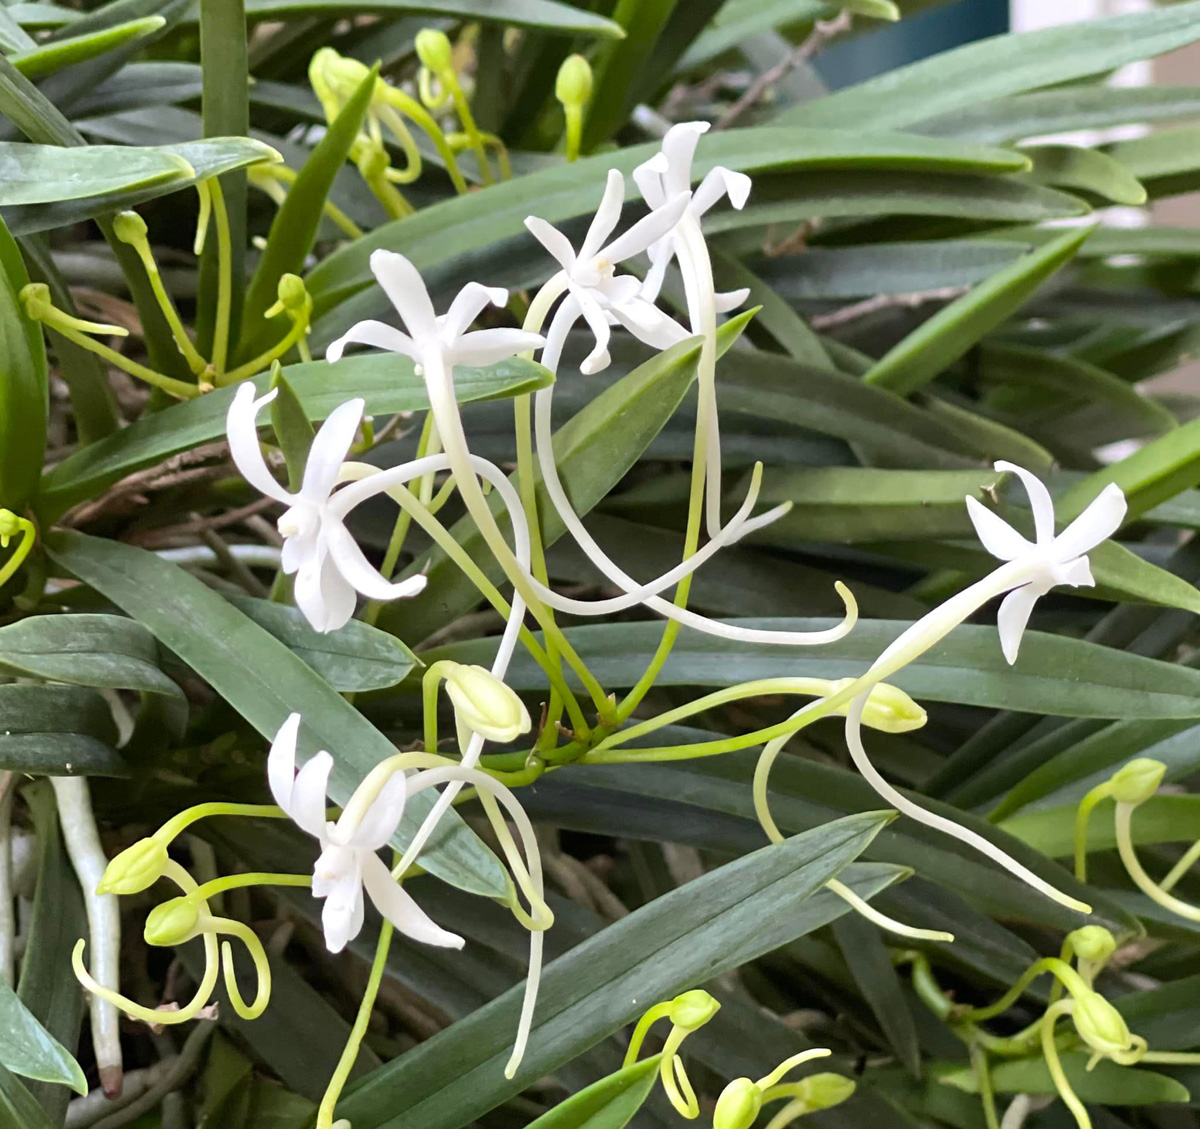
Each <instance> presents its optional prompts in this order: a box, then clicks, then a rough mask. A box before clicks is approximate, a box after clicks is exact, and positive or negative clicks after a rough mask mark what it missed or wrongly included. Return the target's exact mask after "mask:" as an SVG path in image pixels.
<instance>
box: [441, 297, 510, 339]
mask: <svg viewBox="0 0 1200 1129" xmlns="http://www.w3.org/2000/svg"><path fill="white" fill-rule="evenodd" d="M507 301H508V291H507V290H505V289H504V287H502V286H484V285H483V284H482V283H479V282H468V283H467V284H466V286H464V287H463V288H462V289H461V290H460V291H459V292H458V293H457V294H456V295H455V296H454V301H453V302H451V303H450V308H449V309H448V310H447V311H446V313H445V314H444V315H443V316H442V317H440V318H439V319H438V322H439V324H440V326H441V337H442V341H443V342H444V343H445V344H447V345H453V343H454V342H455V341H457V340H458V338H460V337H461V336H462V335H463V334H464V333H466V332H467V330H468V329H470V328H471V323H472V322H473V321H474V320H475V319H476V318H477V317H479V315H480V314H481V313H483V311H484V310H485V309H487V307H488V306H503V305H504V303H505V302H507Z"/></svg>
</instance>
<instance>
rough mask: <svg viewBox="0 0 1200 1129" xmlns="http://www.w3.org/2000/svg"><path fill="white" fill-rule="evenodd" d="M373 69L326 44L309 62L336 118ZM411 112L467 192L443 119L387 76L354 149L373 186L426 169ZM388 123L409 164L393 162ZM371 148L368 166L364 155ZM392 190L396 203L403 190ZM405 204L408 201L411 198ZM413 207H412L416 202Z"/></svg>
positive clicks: (328, 112) (329, 116) (403, 180)
mask: <svg viewBox="0 0 1200 1129" xmlns="http://www.w3.org/2000/svg"><path fill="white" fill-rule="evenodd" d="M370 73H371V72H370V68H369V67H367V66H365V65H364V64H363V63H360V62H359V61H358V60H357V59H348V58H346V57H345V56H342V55H339V54H338V53H337V51H335V50H334V49H333V48H332V47H322V48H321V49H320V50H319V51H318V52H317V53H316V54H315V55H313V57H312V60H311V62H310V63H309V68H308V78H309V82H310V83H311V84H312V88H313V91H314V93H315V94H316V96H317V99H318V101H320V103H321V108H322V109H323V110H324V111H325V118H326V120H327V121H328V122H329V123H330V124H332V123H333V121H334V119H335V118H336V117H337V116H338V114H340V113H341V111H342V109H343V107H344V106H345V105H346V103H347V102H348V101H349V100H350V99H351V98H352V97H353V96H354V93H355V91H357V90H358V88H359V87H360V86H361V85H362V84H363V82H364V81H365V80H366V78H367V76H368V75H369V74H370ZM405 118H408V119H410V120H412V121H413V122H415V123H416V124H417V126H418V127H419V128H420V129H421V131H422V132H424V133H425V134H426V135H427V136H428V137H429V139H430V141H432V142H433V145H434V148H435V149H437V152H438V154H439V155H440V156H441V158H442V161H443V162H444V164H445V166H446V172H447V173H448V174H449V175H450V180H451V181H452V183H453V184H454V190H455V191H456V192H458V193H459V194H460V195H461V194H463V193H465V192H466V191H467V182H466V181H465V180H464V179H463V175H462V173H461V171H460V170H459V167H458V158H457V157H456V156H455V152H454V148H453V146H451V145H450V143H449V141H448V140H447V139H446V136H445V134H444V133H443V132H442V130H441V127H440V126H439V125H438V124H437V121H436V120H435V119H434V118H433V116H432V115H431V114H430V113H429V111H428V110H427V109H426V108H425V107H424V106H422V105H421V103H420V102H419V101H417V99H415V98H413V97H411V96H410V95H408V94H406V93H404V91H403V90H399V89H397V88H396V87H394V86H391V85H390V84H389V83H387V82H386V81H385V80H384V79H382V78H379V79H376V82H375V92H374V95H373V96H372V98H371V103H370V105H369V106H368V107H367V119H366V129H365V131H364V132H363V133H361V134H360V135H359V137H358V139H357V140H356V141H355V144H354V147H353V148H352V149H351V152H350V156H351V159H352V160H353V161H354V162H355V163H356V164H357V165H358V167H359V170H360V172H362V173H363V177H364V179H367V183H368V184H369V185H370V186H371V188H372V191H375V192H376V195H379V194H380V191H381V190H382V187H383V184H382V182H388V183H391V182H394V183H397V184H411V183H412V182H413V181H415V180H416V179H417V178H418V177H419V176H420V175H421V152H420V150H419V149H418V148H417V145H416V142H415V141H414V140H413V136H412V133H411V132H410V131H409V128H408V126H407V124H406V122H405ZM385 127H386V128H387V131H388V133H389V134H390V135H391V137H392V140H393V141H395V142H396V144H397V145H398V146H399V147H400V149H401V151H402V152H403V153H404V160H405V167H404V168H403V169H393V168H391V161H390V158H389V157H388V154H387V151H386V149H385V148H384V145H383V131H384V128H385ZM368 154H369V157H368V158H367V161H366V166H365V171H364V157H367V155H368ZM368 173H369V174H370V177H369V178H368ZM392 193H393V194H394V196H393V204H394V203H395V199H394V198H395V197H399V193H398V192H395V189H394V188H393V189H392ZM401 199H402V197H401ZM405 206H406V207H407V203H406V205H405ZM389 210H390V209H389ZM408 210H409V211H411V208H409V209H408ZM402 214H403V213H402Z"/></svg>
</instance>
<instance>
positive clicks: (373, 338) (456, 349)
mask: <svg viewBox="0 0 1200 1129" xmlns="http://www.w3.org/2000/svg"><path fill="white" fill-rule="evenodd" d="M371 272H372V273H373V274H374V275H375V278H376V280H377V281H378V283H379V285H380V286H382V287H383V290H384V293H385V294H387V296H388V299H389V300H390V301H391V303H392V305H393V306H395V307H396V312H397V313H398V314H399V315H400V317H401V318H402V319H403V321H404V325H405V328H407V330H408V332H407V333H402V332H401V331H400V330H398V329H395V328H394V327H392V326H390V325H387V324H386V323H384V322H381V321H373V320H367V321H360V322H358V323H357V324H356V325H352V326H351V327H350V328H349V329H348V330H347V331H346V332H345V333H344V334H342V336H341V337H339V338H338V339H337V340H336V341H335V342H334V343H333V344H332V345H330V346H329V348H328V349H327V350H326V351H325V359H326V360H327V361H338V360H341V357H342V353H343V352H345V349H346V346H347V345H349V344H351V343H354V344H358V345H371V346H374V347H375V348H376V349H386V350H388V352H391V353H402V354H403V355H404V356H406V357H411V358H412V359H413V360H414V361H416V362H417V365H418V366H419V367H418V375H424V376H426V378H427V383H428V378H429V376H430V375H431V374H432V373H433V372H435V371H438V370H440V369H442V368H444V369H445V371H446V372H447V373H449V372H450V371H451V370H452V369H453V367H454V366H455V365H473V366H478V367H483V366H486V365H492V364H495V363H496V362H497V361H502V360H505V359H506V358H508V357H515V356H516V355H517V354H518V353H525V352H529V351H531V350H533V349H538V348H540V347H541V346H542V345H543V344H544V341H543V339H542V338H541V337H540V336H539V335H538V334H536V333H526V332H525V331H524V330H521V329H479V330H475V331H474V332H468V330H470V327H471V324H472V322H474V321H475V319H476V318H477V317H479V315H480V314H481V313H483V311H484V310H485V309H486V308H487V307H488V306H489V305H492V306H503V305H504V303H505V302H507V301H508V291H507V290H505V289H503V288H502V287H495V286H483V285H481V284H480V283H478V282H468V283H467V285H466V286H464V287H463V288H462V289H461V290H460V291H459V292H458V296H457V297H456V298H455V299H454V301H453V302H451V303H450V308H449V309H448V310H447V311H446V312H445V313H444V314H442V315H441V316H440V317H439V316H438V315H437V314H435V313H434V310H433V302H432V300H431V299H430V297H429V291H428V290H427V289H426V287H425V280H424V279H423V278H422V277H421V275H420V272H419V271H418V270H417V268H416V267H414V266H413V265H412V263H411V262H409V261H408V259H406V258H405V257H404V256H403V255H400V254H397V253H396V252H395V251H384V250H378V251H372V252H371Z"/></svg>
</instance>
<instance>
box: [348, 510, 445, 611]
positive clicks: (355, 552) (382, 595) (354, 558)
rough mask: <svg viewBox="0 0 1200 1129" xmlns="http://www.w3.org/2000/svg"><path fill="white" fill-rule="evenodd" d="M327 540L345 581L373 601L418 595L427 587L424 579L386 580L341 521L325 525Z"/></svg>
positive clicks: (414, 577) (420, 577) (421, 577)
mask: <svg viewBox="0 0 1200 1129" xmlns="http://www.w3.org/2000/svg"><path fill="white" fill-rule="evenodd" d="M325 540H326V544H328V546H329V555H330V557H331V558H332V561H333V563H334V564H335V565H336V566H337V570H338V572H339V573H340V574H341V576H342V578H343V579H344V580H345V581H346V583H347V584H349V585H350V586H351V587H352V588H353V589H354V590H355V591H356V592H360V593H361V594H362V595H364V596H366V597H367V598H368V599H370V600H397V599H400V598H401V597H404V596H415V595H416V594H417V593H418V592H420V591H421V590H422V589H423V588H424V587H425V584H426V579H425V577H424V576H410V577H409V578H408V579H407V580H398V581H395V582H394V583H393V582H392V581H390V580H385V579H384V578H383V576H381V575H380V573H379V571H378V570H377V569H376V568H375V566H374V565H372V564H371V562H370V561H368V560H367V558H366V557H365V556H364V555H363V551H362V549H360V548H359V547H358V542H357V541H355V540H354V538H353V537H352V536H351V535H350V531H349V530H348V529H347V528H346V527H345V526H344V525H342V524H341V523H340V522H337V521H330V522H329V523H328V524H327V525H326V527H325Z"/></svg>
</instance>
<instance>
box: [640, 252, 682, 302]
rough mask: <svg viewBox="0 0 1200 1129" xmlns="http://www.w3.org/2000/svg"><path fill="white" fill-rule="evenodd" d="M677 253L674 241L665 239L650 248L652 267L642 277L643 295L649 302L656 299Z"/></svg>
mask: <svg viewBox="0 0 1200 1129" xmlns="http://www.w3.org/2000/svg"><path fill="white" fill-rule="evenodd" d="M674 254H675V245H674V241H673V240H671V239H664V240H663V241H662V242H661V243H656V244H654V246H653V247H651V248H650V269H649V270H648V271H647V272H646V277H645V278H644V279H642V297H643V298H645V299H646V301H647V302H653V301H656V300H657V298H658V295H659V292H660V291H661V290H662V285H663V281H664V280H665V279H666V277H667V267H668V266H670V263H671V259H672V258H673V257H674Z"/></svg>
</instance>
